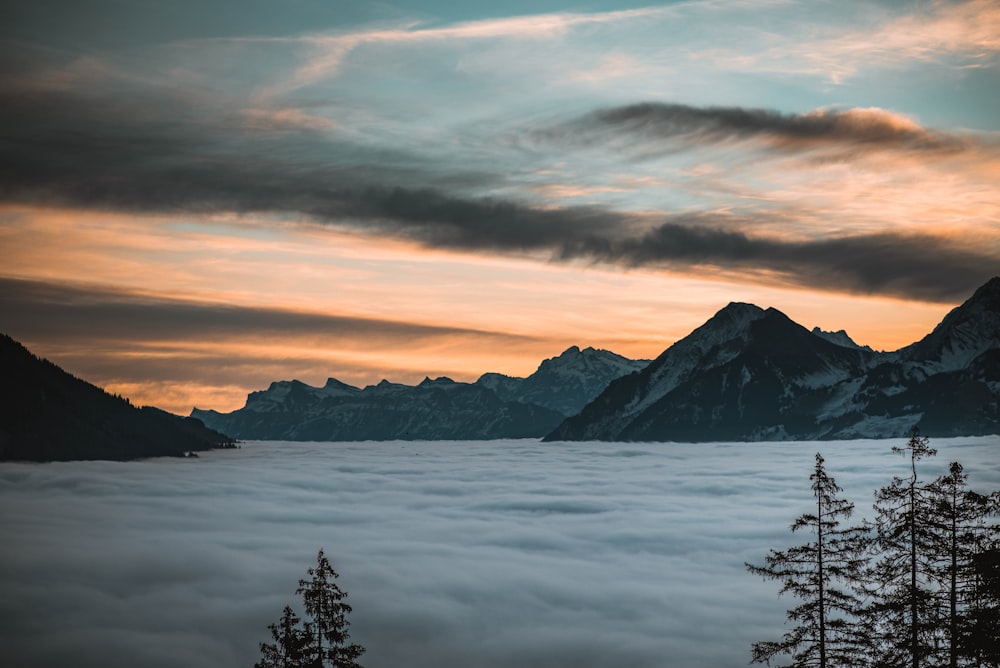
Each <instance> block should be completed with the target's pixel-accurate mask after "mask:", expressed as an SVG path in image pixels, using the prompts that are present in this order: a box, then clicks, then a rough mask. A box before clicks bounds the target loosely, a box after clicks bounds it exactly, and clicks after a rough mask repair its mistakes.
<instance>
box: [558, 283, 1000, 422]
mask: <svg viewBox="0 0 1000 668" xmlns="http://www.w3.org/2000/svg"><path fill="white" fill-rule="evenodd" d="M998 396H1000V278H994V279H992V280H990V281H989V282H988V283H986V284H985V285H984V286H983V287H981V288H980V289H979V290H977V291H976V293H975V294H974V295H973V296H972V297H971V298H970V299H969V300H968V301H967V302H965V303H964V304H962V305H961V306H959V307H957V308H956V309H954V310H953V311H952V312H951V313H949V314H948V315H947V316H946V317H945V318H944V320H943V321H942V322H941V324H940V325H938V327H936V328H935V329H934V331H933V332H931V334H929V335H928V336H926V337H925V338H924V339H922V340H921V341H919V342H917V343H915V344H913V345H911V346H907V347H906V348H903V349H901V350H898V351H895V352H890V353H877V352H875V351H872V350H871V349H870V348H867V347H860V346H858V345H857V344H856V343H854V341H852V340H851V339H850V337H849V336H847V334H846V332H843V331H841V332H836V333H829V332H822V331H820V330H813V331H811V332H810V331H809V330H807V329H805V328H804V327H802V326H801V325H798V324H796V323H794V322H792V321H791V320H790V319H789V318H788V317H787V316H785V315H784V314H783V313H781V312H780V311H777V310H775V309H767V310H764V309H761V308H759V307H757V306H753V305H751V304H739V303H733V304H729V305H728V306H727V307H725V308H724V309H722V310H721V311H719V312H718V313H717V314H716V315H715V316H713V317H712V318H711V319H709V320H708V322H706V323H705V324H704V325H702V326H701V327H699V328H698V329H696V330H695V331H694V332H692V333H691V334H690V335H689V336H687V337H685V338H684V339H681V340H680V341H678V342H677V343H676V344H674V345H673V346H671V347H670V348H668V349H667V350H665V351H664V352H663V353H662V354H661V355H660V356H659V357H658V358H657V359H655V360H654V361H653V362H651V363H650V364H649V365H648V366H647V367H646V368H645V369H643V370H642V371H641V372H639V373H637V374H633V375H630V376H626V377H623V378H620V379H618V380H616V381H614V382H612V383H611V384H610V385H609V386H608V387H607V389H605V391H604V392H602V393H601V394H600V395H599V396H598V397H597V398H596V399H595V400H594V401H592V402H591V403H590V404H588V405H587V406H586V407H584V408H583V410H582V411H581V412H580V413H579V414H577V415H575V416H572V417H569V418H567V419H566V420H565V421H564V422H563V423H562V424H560V425H559V427H557V428H556V429H554V430H553V431H552V432H551V433H549V434H548V435H547V436H546V437H545V440H650V441H712V440H738V441H754V440H812V439H837V438H880V437H895V436H900V435H905V434H906V433H907V431H908V430H909V429H910V428H911V427H913V426H915V425H917V424H919V425H920V428H921V431H922V433H925V434H927V435H931V436H959V435H975V434H993V433H1000V408H998Z"/></svg>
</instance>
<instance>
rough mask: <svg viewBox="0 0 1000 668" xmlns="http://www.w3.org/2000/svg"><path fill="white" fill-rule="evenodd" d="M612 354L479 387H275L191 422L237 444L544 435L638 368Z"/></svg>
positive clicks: (199, 413)
mask: <svg viewBox="0 0 1000 668" xmlns="http://www.w3.org/2000/svg"><path fill="white" fill-rule="evenodd" d="M644 364H645V362H644V361H635V360H629V359H626V358H624V357H621V356H620V355H616V354H614V353H611V352H608V351H606V350H594V349H593V348H587V349H586V350H580V349H579V348H578V347H576V346H574V347H572V348H570V349H568V350H566V351H565V352H564V353H563V354H561V355H559V356H558V357H555V358H552V359H547V360H545V361H544V362H542V364H541V365H540V366H539V368H538V370H537V371H536V372H535V373H533V374H532V375H531V376H528V377H527V378H515V377H512V376H504V375H502V374H496V373H488V374H484V375H483V376H482V377H480V378H479V380H477V381H476V382H475V383H458V382H455V381H453V380H451V379H450V378H443V377H442V378H437V379H435V380H431V379H430V378H425V379H424V380H423V382H421V383H420V384H418V385H415V386H414V385H403V384H399V383H390V382H389V381H386V380H383V381H382V382H381V383H379V384H377V385H371V386H368V387H365V388H364V389H361V388H357V387H354V386H351V385H347V384H345V383H342V382H340V381H338V380H336V379H334V378H330V379H329V380H327V382H326V384H325V385H324V386H323V387H313V386H311V385H307V384H306V383H303V382H301V381H298V380H291V381H277V382H274V383H271V385H270V387H268V388H267V389H266V390H263V391H259V392H252V393H251V394H250V395H249V396H247V401H246V404H245V405H244V407H243V408H241V409H239V410H236V411H233V412H231V413H218V412H216V411H212V410H201V409H198V408H196V409H194V410H193V411H192V412H191V415H192V417H196V418H198V419H200V420H202V421H203V422H204V423H205V424H206V425H214V427H215V428H217V429H219V430H221V431H224V432H225V433H227V434H229V435H231V436H233V437H235V438H241V439H273V440H324V441H329V440H332V441H342V440H392V439H404V440H446V439H447V440H452V439H463V440H482V439H493V438H528V437H541V436H543V435H545V434H546V433H548V432H549V431H551V430H552V429H553V428H554V427H555V426H556V425H558V424H559V423H560V422H561V421H562V420H563V418H565V417H566V416H567V415H572V414H574V413H576V412H577V411H578V410H580V408H582V407H583V406H584V405H586V404H587V402H589V401H590V400H592V399H593V398H594V397H595V396H597V395H598V394H599V393H600V392H601V390H603V389H604V388H605V387H606V386H607V384H608V383H609V382H610V381H611V380H613V379H614V378H617V377H618V376H620V375H622V374H626V373H631V372H632V371H634V370H636V369H639V368H642V366H643V365H644Z"/></svg>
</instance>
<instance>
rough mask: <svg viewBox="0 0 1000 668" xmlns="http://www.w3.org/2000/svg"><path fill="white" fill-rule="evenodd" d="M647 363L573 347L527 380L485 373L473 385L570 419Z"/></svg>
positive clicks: (549, 361) (606, 352) (548, 362)
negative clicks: (616, 381)
mask: <svg viewBox="0 0 1000 668" xmlns="http://www.w3.org/2000/svg"><path fill="white" fill-rule="evenodd" d="M648 363H649V360H631V359H628V358H627V357H622V356H621V355H617V354H615V353H613V352H611V351H610V350H597V349H594V348H584V349H583V350H580V348H579V347H578V346H572V347H570V348H568V349H566V350H565V351H564V352H563V353H562V354H561V355H559V356H558V357H552V358H549V359H546V360H544V361H543V362H542V363H541V364H540V365H539V366H538V369H537V370H536V371H535V372H534V373H533V374H531V375H530V376H528V377H527V378H515V377H511V376H504V375H502V374H497V373H487V374H483V375H482V376H481V377H480V378H479V380H477V381H476V384H477V385H482V386H484V387H488V388H490V389H491V390H493V391H494V392H496V393H497V395H498V396H500V397H501V398H502V399H505V400H508V401H520V402H521V403H526V404H537V405H539V406H544V407H546V408H550V409H552V410H554V411H557V412H559V413H562V414H563V415H565V416H569V415H575V414H576V413H577V412H579V411H580V409H581V408H583V407H584V406H586V405H587V404H588V403H590V402H591V401H593V400H594V398H595V397H597V395H598V394H600V393H601V392H602V391H603V390H604V388H606V387H607V386H608V383H610V382H611V381H613V380H615V379H616V378H620V377H622V376H627V375H628V374H630V373H632V372H634V371H639V370H641V369H642V368H643V367H645V366H646V365H647V364H648Z"/></svg>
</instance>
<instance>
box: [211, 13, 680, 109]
mask: <svg viewBox="0 0 1000 668" xmlns="http://www.w3.org/2000/svg"><path fill="white" fill-rule="evenodd" d="M669 11H670V10H669V8H663V7H649V8H641V9H627V10H620V11H611V12H600V13H572V12H561V13H551V14H535V15H525V16H514V17H508V18H497V19H486V20H478V21H467V22H461V23H455V24H452V25H444V26H430V25H427V24H424V23H421V22H411V23H407V24H404V25H402V26H399V27H391V28H377V29H370V30H362V31H357V32H347V33H332V34H323V33H315V34H307V35H299V36H292V37H263V38H256V37H248V38H233V39H227V40H226V41H230V42H243V43H247V42H250V43H253V42H267V43H281V44H287V45H291V46H293V47H296V48H298V49H300V52H301V56H300V57H301V59H302V61H303V62H302V63H301V64H300V65H299V66H298V67H297V68H296V69H295V71H294V72H293V73H292V74H291V76H290V77H288V79H287V80H286V81H283V82H280V83H276V84H274V85H272V86H270V87H268V88H267V89H266V90H265V93H264V94H265V97H269V96H272V95H276V94H281V93H287V92H289V91H292V90H295V89H296V88H301V87H303V86H306V85H308V84H311V83H314V82H316V81H318V80H321V79H325V78H329V77H332V76H335V75H336V74H338V72H339V70H340V69H341V66H342V64H343V62H344V60H345V59H346V58H347V57H348V56H349V55H350V54H351V53H352V52H353V51H355V50H357V49H360V48H362V47H366V46H395V45H419V44H425V43H431V42H438V43H449V42H450V43H455V42H469V41H482V40H496V39H506V40H515V41H519V42H520V41H526V40H529V41H530V40H542V39H544V40H552V39H559V38H561V37H563V36H565V35H567V34H568V33H569V32H570V31H572V30H573V29H575V28H578V27H581V26H587V25H601V24H614V23H620V22H623V21H633V20H640V19H645V20H648V19H651V18H654V17H656V16H662V15H664V14H666V13H668V12H669Z"/></svg>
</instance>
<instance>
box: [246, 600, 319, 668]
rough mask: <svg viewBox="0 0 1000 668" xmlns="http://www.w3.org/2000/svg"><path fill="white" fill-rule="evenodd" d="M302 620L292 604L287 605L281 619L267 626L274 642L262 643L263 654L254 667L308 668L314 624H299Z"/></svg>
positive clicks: (310, 658)
mask: <svg viewBox="0 0 1000 668" xmlns="http://www.w3.org/2000/svg"><path fill="white" fill-rule="evenodd" d="M300 621H301V620H300V619H299V616H298V615H296V614H295V612H294V611H293V610H292V608H291V606H288V605H286V606H285V609H284V611H283V612H282V615H281V620H280V621H279V622H278V623H277V624H271V625H270V626H268V627H267V628H268V629H269V630H270V631H271V638H272V639H273V640H274V642H273V643H263V642H262V643H261V644H260V653H261V655H262V656H261V659H260V661H258V662H257V663H255V664H254V668H307V666H309V665H311V660H312V656H311V652H310V651H309V644H310V642H311V638H312V626H311V625H310V624H308V623H307V624H305V625H303V626H299V623H300Z"/></svg>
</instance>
